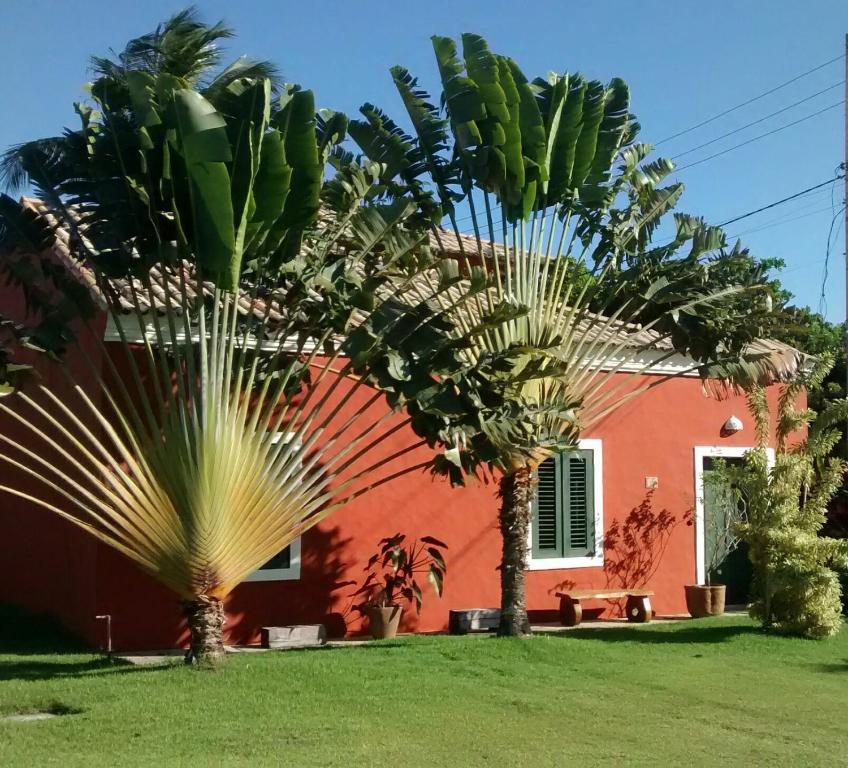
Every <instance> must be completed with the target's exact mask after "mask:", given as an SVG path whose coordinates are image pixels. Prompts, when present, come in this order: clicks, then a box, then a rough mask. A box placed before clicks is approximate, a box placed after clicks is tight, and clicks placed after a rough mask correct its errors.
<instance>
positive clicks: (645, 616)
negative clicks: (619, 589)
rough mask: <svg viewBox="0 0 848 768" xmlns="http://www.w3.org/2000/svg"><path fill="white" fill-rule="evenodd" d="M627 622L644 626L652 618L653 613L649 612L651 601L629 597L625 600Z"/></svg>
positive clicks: (646, 598) (644, 598)
mask: <svg viewBox="0 0 848 768" xmlns="http://www.w3.org/2000/svg"><path fill="white" fill-rule="evenodd" d="M626 610H627V620H628V621H633V622H636V623H637V624H644V623H646V622H648V621H650V620H651V619H652V618H654V612H653V610H651V599H650V598H649V597H634V596H633V595H631V596H630V597H628V598H627V607H626Z"/></svg>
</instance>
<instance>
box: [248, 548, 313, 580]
mask: <svg viewBox="0 0 848 768" xmlns="http://www.w3.org/2000/svg"><path fill="white" fill-rule="evenodd" d="M299 578H300V538H297V539H295V540H294V541H293V542H292V543H291V544H289V546H287V547H286V548H285V549H284V550H283V551H282V552H280V553H279V554H276V555H274V557H272V558H271V559H270V560H269V561H268V562H267V563H265V565H263V566H260V567H259V568H258V569H257V570H255V571H254V572H253V573H251V574H250V576H248V577H247V578H246V579H245V581H291V580H294V579H299Z"/></svg>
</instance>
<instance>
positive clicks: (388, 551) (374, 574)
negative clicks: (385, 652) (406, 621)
mask: <svg viewBox="0 0 848 768" xmlns="http://www.w3.org/2000/svg"><path fill="white" fill-rule="evenodd" d="M405 541H406V536H405V535H403V534H400V533H397V534H395V535H394V536H391V537H389V538H385V539H381V540H380V542H379V544H378V546H379V550H378V551H377V552H376V553H375V554H373V555H372V556H371V558H370V559H369V560H368V564H367V565H366V566H365V570H366V571H367V573H368V575H367V577H366V578H365V581H364V582H363V583H362V586H361V587H359V589H357V590H356V592H354V597H356V596H359V595H364V596H365V599H364V600H363V601H362V602H361V603H360V604H359V605H356V606H355V608H356V610H358V611H359V612H360V613H362V614H364V615H366V616H367V617H368V621H369V629H370V631H371V636H372V637H373V638H374V639H375V640H381V639H383V638H390V637H394V636H395V635H396V634H397V630H398V625H399V624H400V618H401V615H402V613H403V606H402V605H401V602H402V601H406V602H407V603H408V604H409V603H415V608H416V610H417V612H418V613H420V612H421V602H422V598H423V593H422V591H421V586H420V585H419V584H418V580H417V577H418V576H420V574H424V573H426V574H427V579H428V580H429V582H430V583H431V584H432V585H433V589H434V590H435V592H436V594H437V595H439V597H441V595H442V589H443V585H444V581H445V573H446V571H447V568H446V566H445V559H444V556H443V555H442V550H444V549H447V548H448V547H447V544H445V543H443V542H441V541H439V540H438V539H434V538H433V537H432V536H422V537H421V538H420V539H417V540H416V541H414V542H412V543H411V544H405Z"/></svg>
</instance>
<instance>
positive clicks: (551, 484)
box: [533, 456, 563, 558]
mask: <svg viewBox="0 0 848 768" xmlns="http://www.w3.org/2000/svg"><path fill="white" fill-rule="evenodd" d="M561 471H562V467H561V465H560V461H559V457H558V456H556V457H554V458H552V459H548V460H547V461H543V462H542V463H541V464H540V465H539V469H538V480H539V483H538V485H537V487H536V499H535V501H534V504H533V557H534V558H544V557H562V542H563V536H562V511H561V510H562V482H561V480H560V474H561Z"/></svg>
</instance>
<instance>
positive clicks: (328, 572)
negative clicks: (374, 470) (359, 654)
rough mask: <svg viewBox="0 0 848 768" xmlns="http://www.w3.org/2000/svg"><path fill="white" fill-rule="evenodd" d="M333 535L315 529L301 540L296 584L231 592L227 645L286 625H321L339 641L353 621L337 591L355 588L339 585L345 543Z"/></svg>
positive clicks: (335, 531)
mask: <svg viewBox="0 0 848 768" xmlns="http://www.w3.org/2000/svg"><path fill="white" fill-rule="evenodd" d="M339 531H340V529H339V528H338V527H336V526H334V527H324V526H322V525H318V526H316V527H314V528H311V529H310V530H309V531H307V532H306V533H305V534H304V535H303V544H302V546H301V563H300V578H299V579H297V580H293V581H266V582H245V583H244V584H241V585H239V586H238V587H237V588H236V589H235V590H234V591H233V593H232V594H231V595H230V597H229V598H228V599H227V632H228V638H229V642H233V643H251V642H256V641H257V640H258V635H259V629H260V628H261V627H263V626H286V625H288V624H324V626H325V627H326V628H327V635H328V636H329V637H344V635H345V634H346V632H347V625H348V623H349V622H350V621H351V618H354V619H355V618H356V617H355V616H354V617H351V615H350V614H351V605H350V602H351V601H350V600H348V599H347V593H346V592H345V591H343V590H347V591H348V592H349V591H350V587H351V586H352V585H353V584H354V583H355V582H353V581H351V580H350V579H345V576H346V575H348V574H349V572H350V570H349V569H350V563H349V562H348V561H347V560H346V559H345V552H346V550H347V548H348V545H349V544H350V541H351V539H349V538H346V539H345V538H342V537H341V535H340V533H339Z"/></svg>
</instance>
